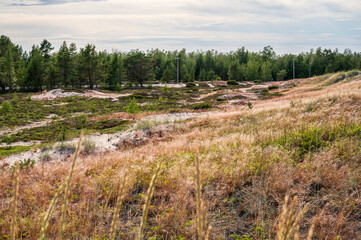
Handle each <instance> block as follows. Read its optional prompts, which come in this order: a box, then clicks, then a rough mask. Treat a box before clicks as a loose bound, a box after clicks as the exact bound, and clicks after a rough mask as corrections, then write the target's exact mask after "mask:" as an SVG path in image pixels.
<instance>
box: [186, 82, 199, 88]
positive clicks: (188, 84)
mask: <svg viewBox="0 0 361 240" xmlns="http://www.w3.org/2000/svg"><path fill="white" fill-rule="evenodd" d="M195 86H197V85H196V83H195V82H187V83H186V87H188V88H190V87H195Z"/></svg>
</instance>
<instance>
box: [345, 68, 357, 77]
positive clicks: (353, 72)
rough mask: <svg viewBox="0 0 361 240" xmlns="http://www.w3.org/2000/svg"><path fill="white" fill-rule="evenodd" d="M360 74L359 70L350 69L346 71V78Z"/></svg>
mask: <svg viewBox="0 0 361 240" xmlns="http://www.w3.org/2000/svg"><path fill="white" fill-rule="evenodd" d="M360 74H361V72H360V71H356V70H354V71H350V72H348V73H346V78H352V77H356V76H358V75H360Z"/></svg>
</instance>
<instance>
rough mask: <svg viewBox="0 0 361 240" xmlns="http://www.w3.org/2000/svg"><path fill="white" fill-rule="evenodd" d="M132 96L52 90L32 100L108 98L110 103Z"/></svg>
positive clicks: (33, 97)
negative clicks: (73, 97) (74, 97)
mask: <svg viewBox="0 0 361 240" xmlns="http://www.w3.org/2000/svg"><path fill="white" fill-rule="evenodd" d="M130 95H132V94H131V93H125V94H117V93H103V92H99V91H96V90H87V91H85V92H84V93H77V92H64V90H63V89H54V90H51V91H44V92H42V93H40V94H37V95H33V96H32V97H31V99H32V100H35V101H43V100H54V99H57V98H64V97H71V96H78V97H89V98H103V99H104V98H110V99H112V101H118V98H119V97H127V96H130Z"/></svg>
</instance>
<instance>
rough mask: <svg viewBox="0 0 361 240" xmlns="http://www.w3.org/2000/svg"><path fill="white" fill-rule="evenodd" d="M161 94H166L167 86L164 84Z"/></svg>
mask: <svg viewBox="0 0 361 240" xmlns="http://www.w3.org/2000/svg"><path fill="white" fill-rule="evenodd" d="M162 93H163V94H168V87H167V84H165V85H164V87H162Z"/></svg>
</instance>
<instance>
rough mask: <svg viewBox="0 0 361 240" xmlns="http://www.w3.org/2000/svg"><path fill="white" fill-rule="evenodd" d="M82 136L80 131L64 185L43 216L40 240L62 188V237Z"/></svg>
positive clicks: (82, 132) (42, 237)
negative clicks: (70, 187) (63, 195)
mask: <svg viewBox="0 0 361 240" xmlns="http://www.w3.org/2000/svg"><path fill="white" fill-rule="evenodd" d="M83 135H84V131H81V133H80V137H79V141H78V145H77V147H76V150H75V154H74V158H73V161H72V163H71V167H70V171H69V174H68V176H67V177H66V179H65V181H64V183H63V184H62V185H61V186H60V187H59V188H58V191H57V192H56V194H55V196H54V197H53V199H52V201H51V203H50V206H49V208H48V211H47V212H46V214H45V217H44V221H43V224H42V227H41V231H40V239H45V230H46V228H47V227H48V223H49V219H50V217H51V214H52V212H53V210H54V207H55V204H56V202H57V201H58V199H59V197H60V195H61V192H62V190H63V189H64V188H65V197H64V198H65V199H64V204H63V208H62V218H61V235H60V237H61V236H62V234H63V232H64V230H65V221H66V211H67V207H68V204H67V203H68V193H69V186H70V182H71V179H72V176H73V172H74V169H75V163H76V160H77V158H78V155H79V152H80V146H81V141H82V138H83Z"/></svg>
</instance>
